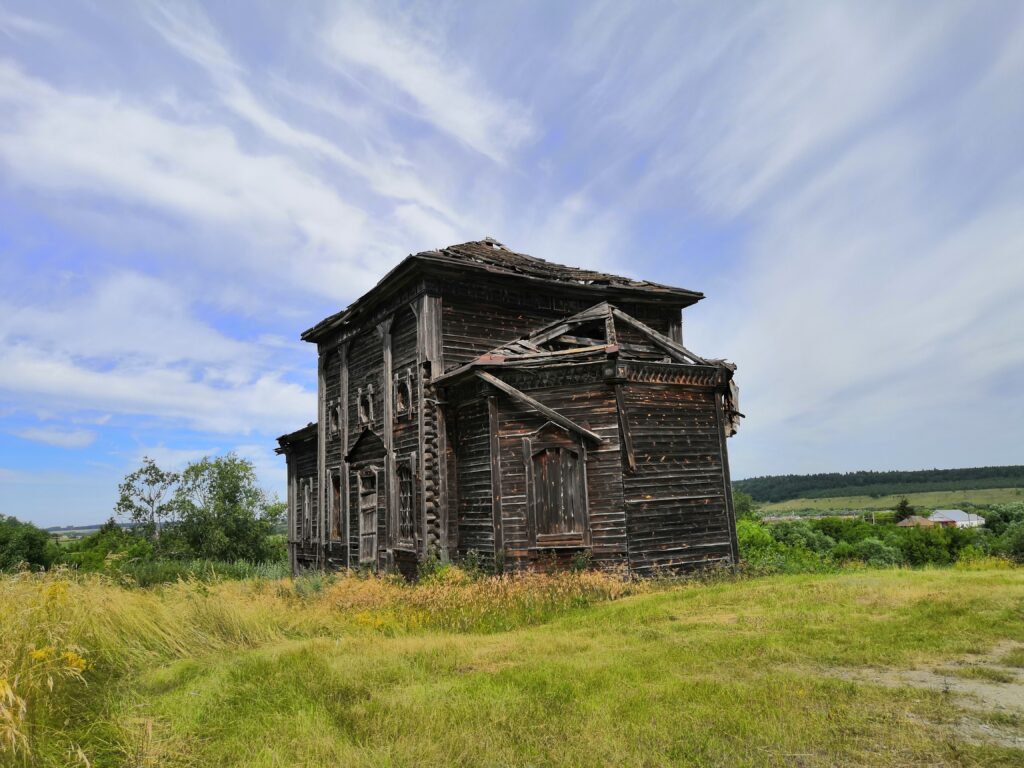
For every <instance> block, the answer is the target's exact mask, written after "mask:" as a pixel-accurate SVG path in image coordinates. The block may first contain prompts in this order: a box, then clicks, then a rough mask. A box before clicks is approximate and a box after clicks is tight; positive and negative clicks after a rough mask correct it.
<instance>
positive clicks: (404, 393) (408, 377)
mask: <svg viewBox="0 0 1024 768" xmlns="http://www.w3.org/2000/svg"><path fill="white" fill-rule="evenodd" d="M394 379H395V380H394V384H393V386H392V390H391V396H392V402H393V403H394V406H395V408H394V413H395V418H396V419H403V418H412V416H413V415H414V414H415V413H416V400H415V398H414V394H415V381H414V379H413V375H412V367H407V368H405V369H404V370H402V371H397V372H396V373H395V376H394Z"/></svg>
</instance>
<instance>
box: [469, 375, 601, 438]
mask: <svg viewBox="0 0 1024 768" xmlns="http://www.w3.org/2000/svg"><path fill="white" fill-rule="evenodd" d="M476 375H477V377H478V378H480V379H481V380H483V381H486V382H487V383H488V384H490V385H491V386H492V387H494V388H495V389H497V390H500V391H501V392H504V393H505V394H506V395H508V396H509V397H511V398H512V399H513V400H518V401H519V402H520V403H522V404H523V405H525V406H526V407H527V408H532V409H533V410H535V411H537V412H538V413H540V414H542V415H544V416H547V417H548V418H549V419H550V420H551V421H553V422H555V424H558V425H559V426H560V427H564V428H565V429H568V430H569V431H571V432H575V433H576V434H578V435H582V436H583V437H586V438H588V439H590V440H593V441H594V442H597V443H601V442H604V441H603V440H602V439H601V438H600V437H599V436H598V435H596V434H594V433H593V432H591V431H590V430H589V429H584V428H583V427H581V426H580V425H579V424H577V423H576V422H575V421H573V420H572V419H570V418H568V417H566V416H563V415H562V414H560V413H559V412H558V411H556V410H555V409H554V408H549V407H548V406H546V405H544V403H542V402H540V401H539V400H535V399H534V398H532V397H530V396H529V395H528V394H526V393H525V392H520V391H519V390H518V389H516V388H515V387H513V386H512V385H511V384H506V383H505V382H504V381H502V380H501V379H499V378H497V377H496V376H492V375H491V374H489V373H487V372H486V371H476Z"/></svg>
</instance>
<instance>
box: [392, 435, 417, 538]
mask: <svg viewBox="0 0 1024 768" xmlns="http://www.w3.org/2000/svg"><path fill="white" fill-rule="evenodd" d="M415 479H416V454H415V453H414V454H412V455H411V456H408V457H407V458H405V459H402V460H401V461H400V462H399V463H398V510H397V513H398V525H397V533H398V537H397V539H398V540H397V542H396V544H397V545H398V546H399V547H405V548H408V549H411V548H413V547H414V546H415V544H416V484H415Z"/></svg>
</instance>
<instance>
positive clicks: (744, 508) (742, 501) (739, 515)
mask: <svg viewBox="0 0 1024 768" xmlns="http://www.w3.org/2000/svg"><path fill="white" fill-rule="evenodd" d="M732 507H733V509H734V510H735V511H736V519H737V520H757V519H758V517H759V516H760V515H759V514H758V511H757V507H755V506H754V499H753V497H752V496H751V495H750V494H749V493H744V492H743V491H737V490H735V489H734V490H733V492H732Z"/></svg>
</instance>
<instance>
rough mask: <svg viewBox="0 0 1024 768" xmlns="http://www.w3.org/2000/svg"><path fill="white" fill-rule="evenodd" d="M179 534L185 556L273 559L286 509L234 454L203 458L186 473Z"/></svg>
mask: <svg viewBox="0 0 1024 768" xmlns="http://www.w3.org/2000/svg"><path fill="white" fill-rule="evenodd" d="M175 508H176V511H177V515H178V521H177V523H176V524H175V526H174V535H175V538H176V539H177V541H178V543H179V545H180V546H181V547H183V549H184V552H185V553H187V554H188V555H190V556H192V557H201V558H208V559H211V560H251V561H264V560H269V559H271V558H272V557H273V556H274V555H275V554H276V553H277V548H276V547H275V546H274V541H273V539H272V538H271V535H272V534H273V532H274V528H275V526H276V525H277V523H278V521H279V520H280V518H281V515H282V511H283V508H284V505H283V504H280V503H278V502H277V500H276V499H273V498H270V497H268V496H267V494H266V493H265V492H264V491H263V490H262V489H261V488H260V487H259V485H258V483H257V481H256V472H255V470H254V469H253V466H252V463H251V462H249V461H247V460H245V459H242V458H239V457H238V456H236V455H235V454H233V453H229V454H228V455H226V456H220V457H217V458H204V459H202V460H200V461H197V462H195V463H193V464H190V465H189V466H188V467H187V468H186V469H185V471H184V472H182V474H181V481H180V484H179V485H178V490H177V493H176V495H175Z"/></svg>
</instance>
